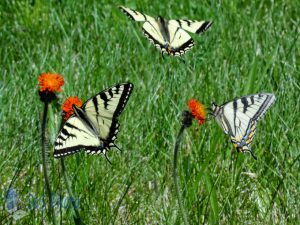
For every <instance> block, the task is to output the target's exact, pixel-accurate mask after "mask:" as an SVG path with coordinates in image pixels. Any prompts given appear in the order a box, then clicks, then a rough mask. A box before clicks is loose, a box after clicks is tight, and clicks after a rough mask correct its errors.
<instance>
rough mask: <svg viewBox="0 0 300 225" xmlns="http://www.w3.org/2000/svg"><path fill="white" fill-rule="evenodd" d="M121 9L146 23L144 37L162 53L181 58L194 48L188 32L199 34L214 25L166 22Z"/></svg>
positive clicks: (205, 22)
mask: <svg viewBox="0 0 300 225" xmlns="http://www.w3.org/2000/svg"><path fill="white" fill-rule="evenodd" d="M120 9H121V10H122V11H123V12H124V13H125V14H126V15H127V16H128V17H129V18H131V19H133V20H135V21H138V22H144V24H143V32H144V35H145V36H146V37H147V38H148V39H149V41H150V42H151V43H152V44H154V46H155V47H157V48H159V49H160V50H161V52H162V53H166V54H168V55H171V56H181V55H183V54H185V52H186V51H188V50H190V49H191V48H192V47H193V46H194V41H193V39H192V38H191V36H190V35H189V34H188V33H187V31H188V32H191V33H196V34H199V33H201V32H204V31H206V30H207V29H208V28H209V27H210V26H211V24H212V22H209V21H195V20H166V19H164V18H163V17H161V16H159V17H158V18H157V19H155V18H153V17H151V16H148V15H146V14H143V13H140V12H138V11H136V10H133V9H129V8H126V7H124V6H120Z"/></svg>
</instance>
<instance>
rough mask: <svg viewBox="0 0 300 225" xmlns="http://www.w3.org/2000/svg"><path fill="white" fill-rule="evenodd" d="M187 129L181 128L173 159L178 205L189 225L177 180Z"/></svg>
mask: <svg viewBox="0 0 300 225" xmlns="http://www.w3.org/2000/svg"><path fill="white" fill-rule="evenodd" d="M185 128H186V127H185V126H184V125H182V126H181V128H180V131H179V133H178V135H177V138H176V142H175V148H174V158H173V179H174V185H175V191H176V196H177V201H178V205H179V208H180V212H181V215H182V217H183V222H184V224H185V225H188V224H189V222H188V218H187V214H186V212H185V209H184V206H183V201H182V196H181V192H180V187H179V184H178V179H177V156H178V151H179V145H180V142H181V139H182V136H183V132H184V129H185Z"/></svg>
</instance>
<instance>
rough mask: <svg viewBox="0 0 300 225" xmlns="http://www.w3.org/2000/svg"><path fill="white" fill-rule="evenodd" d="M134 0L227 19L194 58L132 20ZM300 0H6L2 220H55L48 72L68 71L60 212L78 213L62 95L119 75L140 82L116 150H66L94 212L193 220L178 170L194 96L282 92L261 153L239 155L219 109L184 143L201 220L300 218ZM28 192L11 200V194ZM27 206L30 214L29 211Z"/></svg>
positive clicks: (173, 13)
mask: <svg viewBox="0 0 300 225" xmlns="http://www.w3.org/2000/svg"><path fill="white" fill-rule="evenodd" d="M118 5H124V6H127V7H129V8H132V9H136V10H138V11H141V12H144V13H146V14H148V15H151V16H158V15H161V16H163V17H164V18H166V19H193V20H210V21H213V25H212V27H211V28H210V29H209V30H208V31H207V32H205V33H203V34H201V35H200V36H198V35H194V34H191V36H192V37H193V39H194V41H195V46H194V48H193V49H192V50H191V51H189V52H187V53H186V54H185V55H184V56H183V57H182V59H184V61H185V63H184V62H183V61H182V60H180V58H175V57H168V56H165V57H164V58H162V56H161V53H160V51H159V50H157V49H156V48H155V47H154V46H153V45H152V44H151V43H150V42H149V41H148V40H147V39H146V38H145V37H144V36H143V33H142V23H138V22H134V21H132V20H129V19H128V18H127V17H126V16H125V15H124V14H123V13H122V12H121V11H120V10H119V9H118V7H117V6H118ZM299 15H300V2H299V1H296V0H286V1H201V2H199V1H180V0H177V1H159V2H152V3H151V4H150V2H147V1H142V0H137V1H131V2H130V3H128V2H125V3H124V2H118V3H116V2H113V1H106V0H104V1H102V2H100V1H92V0H90V1H88V0H84V1H67V0H66V1H64V0H61V1H59V0H56V1H42V0H35V1H34V0H33V1H9V0H3V1H1V3H0V105H1V110H0V132H1V135H0V137H1V138H0V183H1V185H0V193H1V195H0V224H52V219H50V218H49V217H48V214H47V212H48V208H47V207H48V205H47V204H48V198H47V193H46V191H45V182H44V176H43V171H42V156H41V120H42V112H43V103H42V102H41V101H40V99H39V96H38V88H39V87H38V76H39V75H40V74H41V73H43V72H55V73H59V74H61V75H63V77H64V79H65V85H64V86H63V91H62V92H61V93H60V94H59V100H58V101H57V102H56V103H53V104H51V105H50V108H49V113H48V138H49V153H48V159H47V163H48V166H49V175H50V184H51V188H52V192H53V194H54V195H55V196H56V197H57V202H56V203H57V204H55V205H54V206H53V207H54V210H55V214H56V222H57V224H74V219H73V218H74V212H73V208H72V206H71V203H70V202H71V198H70V196H69V195H68V192H67V189H66V184H65V181H64V179H63V176H62V169H61V164H60V160H59V159H54V158H53V143H54V141H55V138H56V135H57V132H58V130H59V126H60V123H61V108H60V105H61V104H62V103H63V102H64V100H65V99H66V98H67V97H69V96H78V97H79V98H80V99H82V100H87V99H88V98H90V97H91V96H93V95H94V94H96V93H98V92H100V91H101V90H104V89H105V88H107V87H110V86H112V85H114V84H116V83H119V82H126V81H130V82H132V83H133V84H134V90H133V93H132V95H131V97H130V99H129V102H128V104H127V106H126V108H125V110H124V112H123V113H122V115H121V116H120V117H119V121H120V124H121V127H120V132H119V134H118V139H117V141H116V144H117V145H118V146H119V147H120V148H121V149H122V152H120V151H118V150H117V149H112V151H110V152H108V154H107V156H108V158H109V160H110V161H111V162H112V164H110V163H109V162H108V161H107V160H106V159H105V157H104V155H88V154H86V153H84V151H82V152H80V153H77V154H74V155H71V156H68V157H66V158H65V160H64V162H65V165H66V170H67V175H68V177H69V180H70V183H71V189H72V192H73V200H76V205H77V209H78V211H79V213H80V217H81V220H82V222H83V223H84V224H170V225H171V224H172V225H173V224H183V217H182V214H181V211H180V209H179V205H178V201H177V197H176V194H175V189H174V182H173V178H172V169H173V149H174V145H175V140H176V136H177V134H178V132H179V129H180V127H181V113H182V111H183V110H186V109H187V101H188V100H189V99H191V98H196V99H197V100H199V101H200V102H202V103H203V104H204V105H206V107H207V108H209V107H210V104H211V103H212V102H216V103H217V104H219V105H220V104H222V103H223V102H226V101H230V100H232V99H234V98H235V97H240V96H243V95H248V94H254V93H259V92H268V93H274V94H275V96H276V102H275V104H274V105H273V106H272V107H271V108H270V109H269V110H268V112H267V113H266V115H265V117H264V118H263V119H262V120H261V121H259V122H258V127H257V131H256V136H255V137H254V139H253V142H252V145H251V148H252V150H253V152H254V153H255V154H256V156H257V158H258V160H254V159H253V158H252V157H251V155H250V154H238V153H237V152H236V150H235V148H234V147H233V145H232V144H231V142H230V138H229V136H227V135H225V134H224V133H223V131H222V129H221V128H220V127H219V126H218V125H217V123H216V122H215V121H214V119H213V118H212V117H209V119H208V120H207V121H206V123H205V124H204V125H203V126H199V125H198V123H197V122H196V120H195V121H194V122H193V125H192V126H191V127H190V128H188V129H186V131H185V133H184V136H183V139H182V142H181V146H180V151H179V155H178V168H177V169H178V171H177V173H178V175H179V182H180V188H181V195H182V200H183V201H182V205H183V206H184V209H185V212H186V214H187V217H188V221H189V223H190V224H300V194H299V193H300V173H299V171H300V162H299V161H300V138H299V137H300V112H299V110H300V51H299V50H300V38H299V34H300V30H299V24H300V17H299ZM8 191H11V192H13V193H15V195H14V196H15V197H16V201H15V203H16V205H14V209H10V208H9V205H8V202H7V193H8ZM18 213H19V214H18Z"/></svg>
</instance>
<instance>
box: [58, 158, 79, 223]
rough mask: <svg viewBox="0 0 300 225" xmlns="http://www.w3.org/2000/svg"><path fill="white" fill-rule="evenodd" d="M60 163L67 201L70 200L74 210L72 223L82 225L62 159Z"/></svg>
mask: <svg viewBox="0 0 300 225" xmlns="http://www.w3.org/2000/svg"><path fill="white" fill-rule="evenodd" d="M60 162H61V168H62V173H63V176H64V180H65V183H66V187H67V191H68V194H69V199H71V202H72V206H73V209H74V212H75V217H74V222H75V224H76V225H79V224H82V222H81V218H80V215H79V211H78V209H77V207H78V206H76V203H75V200H74V198H73V193H72V190H71V185H70V181H69V179H68V176H67V173H66V166H65V161H64V158H61V159H60Z"/></svg>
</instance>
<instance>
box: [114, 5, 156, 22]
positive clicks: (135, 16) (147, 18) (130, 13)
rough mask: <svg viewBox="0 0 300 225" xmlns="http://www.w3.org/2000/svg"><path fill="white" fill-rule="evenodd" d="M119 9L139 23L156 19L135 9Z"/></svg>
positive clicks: (121, 7) (122, 7) (120, 7)
mask: <svg viewBox="0 0 300 225" xmlns="http://www.w3.org/2000/svg"><path fill="white" fill-rule="evenodd" d="M119 9H120V10H121V11H122V12H123V13H125V15H127V16H128V17H129V18H130V19H132V20H135V21H137V22H144V21H155V19H154V18H153V17H151V16H148V15H146V14H144V13H140V12H138V11H136V10H134V9H129V8H126V7H124V6H119Z"/></svg>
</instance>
